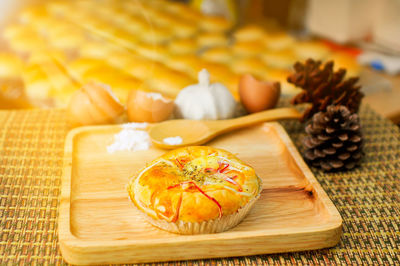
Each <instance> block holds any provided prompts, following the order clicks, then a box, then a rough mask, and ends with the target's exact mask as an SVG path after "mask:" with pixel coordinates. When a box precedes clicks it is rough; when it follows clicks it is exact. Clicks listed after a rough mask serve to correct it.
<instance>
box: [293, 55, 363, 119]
mask: <svg viewBox="0 0 400 266" xmlns="http://www.w3.org/2000/svg"><path fill="white" fill-rule="evenodd" d="M333 65H334V63H333V61H329V62H327V63H326V64H325V65H321V61H314V60H312V59H308V60H307V61H306V62H305V64H303V63H300V62H297V63H295V64H294V69H295V73H294V74H292V75H291V76H289V77H288V79H287V80H288V82H289V83H293V84H294V85H295V86H297V87H300V88H302V89H303V91H302V92H300V93H299V94H298V95H296V96H295V97H294V98H293V99H292V101H291V103H292V104H299V103H311V104H312V105H311V107H309V108H308V109H306V110H305V112H304V114H303V118H302V121H305V120H307V119H308V118H310V117H311V116H312V115H313V114H315V113H317V112H318V111H325V109H326V107H327V106H328V105H331V104H335V105H344V106H346V107H347V108H348V109H349V110H350V112H352V113H356V112H358V108H359V107H360V103H361V99H362V97H363V96H364V94H363V93H362V92H361V91H360V88H361V86H358V85H356V83H357V81H358V78H357V77H352V78H349V79H346V80H343V78H344V77H345V75H346V70H345V69H342V68H341V69H339V70H338V71H336V72H334V71H333Z"/></svg>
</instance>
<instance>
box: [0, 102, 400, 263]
mask: <svg viewBox="0 0 400 266" xmlns="http://www.w3.org/2000/svg"><path fill="white" fill-rule="evenodd" d="M360 115H361V123H362V127H363V134H364V140H365V146H364V152H365V155H364V157H363V159H362V164H361V166H360V167H359V168H357V169H355V170H352V171H349V172H341V173H334V174H325V173H323V172H321V171H318V170H316V169H312V170H313V172H314V173H315V175H316V177H317V179H318V180H319V182H320V183H321V185H322V187H323V188H324V189H325V191H326V192H327V194H328V195H329V197H330V198H331V199H332V201H333V202H334V204H335V205H336V207H337V209H338V210H339V212H340V214H341V215H342V217H343V220H344V223H343V235H342V238H341V242H340V244H338V245H337V246H336V247H334V248H331V249H323V250H316V251H308V252H296V253H284V254H273V255H258V256H249V257H238V258H225V259H210V260H196V261H190V262H177V263H176V264H177V265H193V264H196V265H197V264H199V265H208V264H212V265H271V264H282V265H287V264H305V265H320V264H397V265H398V264H400V250H399V247H400V229H399V227H400V131H399V129H398V128H397V127H396V126H395V125H394V124H392V123H391V122H390V121H388V120H386V119H384V118H381V117H380V116H379V115H377V114H376V113H375V112H373V111H372V110H371V109H370V108H369V107H367V106H363V107H362V109H361V110H360ZM0 124H1V127H0V197H1V199H0V217H1V224H0V241H1V242H0V264H1V265H7V264H10V265H15V264H18V265H26V264H33V265H35V264H36V265H48V264H64V263H65V262H64V261H63V259H62V257H61V254H60V251H59V248H58V241H57V215H58V206H59V195H60V180H61V174H62V163H63V148H64V138H65V135H66V133H67V131H68V129H67V125H66V119H65V113H64V112H63V111H61V110H33V111H3V112H0ZM282 124H283V125H284V127H285V128H286V130H287V131H288V133H289V134H290V136H291V137H292V139H293V141H294V142H295V144H296V145H297V146H298V147H299V148H300V147H301V145H300V140H301V138H302V135H303V130H302V126H301V124H300V123H298V122H284V123H282ZM300 149H301V148H300ZM266 226H267V225H266ZM166 265H169V264H166Z"/></svg>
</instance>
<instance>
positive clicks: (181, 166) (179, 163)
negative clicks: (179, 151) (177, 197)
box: [175, 159, 183, 169]
mask: <svg viewBox="0 0 400 266" xmlns="http://www.w3.org/2000/svg"><path fill="white" fill-rule="evenodd" d="M175 161H176V162H177V163H178V166H179V168H180V169H183V165H182V163H181V162H180V161H179V160H178V159H175Z"/></svg>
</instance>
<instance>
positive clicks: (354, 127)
mask: <svg viewBox="0 0 400 266" xmlns="http://www.w3.org/2000/svg"><path fill="white" fill-rule="evenodd" d="M306 132H307V134H308V136H307V137H306V138H305V139H304V140H303V144H304V146H305V147H306V151H305V153H304V156H305V159H306V161H307V162H308V163H310V164H311V165H313V166H315V167H320V168H322V169H323V170H325V171H335V170H344V169H352V168H354V167H355V166H356V165H357V163H358V161H359V159H360V158H361V154H362V153H361V144H362V136H361V131H360V123H359V119H358V115H357V114H356V113H351V112H350V111H349V109H347V108H346V107H345V106H336V105H330V106H328V107H327V111H326V112H318V113H316V114H315V115H314V116H313V117H312V120H311V121H310V123H309V124H308V125H307V126H306Z"/></svg>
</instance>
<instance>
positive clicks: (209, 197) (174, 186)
mask: <svg viewBox="0 0 400 266" xmlns="http://www.w3.org/2000/svg"><path fill="white" fill-rule="evenodd" d="M184 184H191V185H193V186H194V187H195V188H196V189H197V190H198V191H199V192H200V193H201V194H203V195H204V196H206V197H207V198H208V199H209V200H211V201H213V202H214V203H215V204H216V205H217V206H218V211H219V218H221V217H222V206H221V204H219V202H218V201H217V200H216V199H215V198H213V197H211V196H210V195H207V193H206V192H204V191H203V190H202V189H201V188H200V187H199V186H198V185H197V184H196V183H195V182H193V181H185V182H182V183H179V184H176V185H173V186H169V187H168V188H167V189H172V188H176V187H182V185H184Z"/></svg>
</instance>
